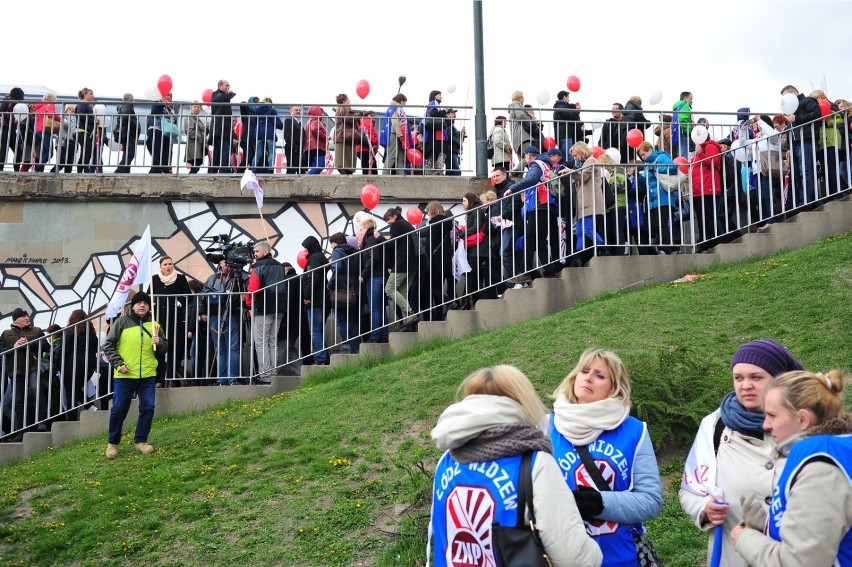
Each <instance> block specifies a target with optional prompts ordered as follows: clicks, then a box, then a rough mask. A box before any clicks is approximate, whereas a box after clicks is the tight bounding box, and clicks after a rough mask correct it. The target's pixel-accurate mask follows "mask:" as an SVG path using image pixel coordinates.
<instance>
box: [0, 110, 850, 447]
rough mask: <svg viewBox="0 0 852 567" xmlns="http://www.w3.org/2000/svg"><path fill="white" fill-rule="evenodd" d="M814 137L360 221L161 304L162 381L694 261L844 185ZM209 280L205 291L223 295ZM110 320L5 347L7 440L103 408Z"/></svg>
mask: <svg viewBox="0 0 852 567" xmlns="http://www.w3.org/2000/svg"><path fill="white" fill-rule="evenodd" d="M844 120H846V122H844V123H843V124H844V128H847V129H848V128H849V125H848V116H846V115H844ZM821 128H822V121H815V122H813V123H810V124H805V125H802V126H799V127H798V128H796V129H793V130H785V131H783V132H775V133H770V132H765V134H766V135H764V136H760V137H757V138H755V139H751V140H748V141H746V138H745V137H743V143H742V145H741V146H740V147H738V148H735V149H733V150H729V151H725V152H722V153H720V154H714V155H711V156H708V157H702V155H703V154H701V153H699V154H698V155H697V156H698V157H697V158H696V159H694V160H693V161H692V162H690V163H688V164H685V165H684V164H675V163H673V162H672V161H671V160H670V159H667V158H666V157H665V156H661V154H660V153H659V152H657V151H654V152H653V153H650V154H649V155H646V159H645V160H644V161H636V162H633V163H628V164H624V163H607V164H604V163H595V161H593V160H588V161H586V162H585V163H584V164H577V163H575V164H574V167H573V168H570V169H568V168H566V169H564V170H561V169H559V168H558V167H557V168H554V170H553V171H552V174H551V176H550V179H549V180H544V181H542V180H541V179H539V180H533V181H535V183H533V184H532V185H530V186H529V187H528V188H526V189H523V190H518V188H517V187H516V188H515V190H514V192H512V193H511V194H509V195H497V196H496V198H495V199H494V200H493V201H492V202H490V203H488V204H485V205H479V206H469V207H468V209H467V210H463V211H460V212H454V210H457V206H456V205H453V206H449V207H448V210H447V211H445V214H444V215H438V216H436V217H434V218H428V220H422V221H420V222H418V224H417V226H416V227H414V226H411V225H410V224H408V222H407V221H406V220H405V219H404V218H403V216H406V215H402V214H401V215H399V216H396V215H390V217H392V218H391V220H393V223H391V224H390V225H389V224H387V223H385V222H384V221H383V220H382V219H380V218H378V217H374V216H371V215H366V213H362V214H364V215H365V217H364V219H367V220H368V222H367V223H366V225H363V226H365V228H364V229H362V230H361V231H359V233H358V234H356V235H354V236H350V237H349V240H354V242H351V243H347V244H345V245H343V244H337V245H335V247H334V249H333V250H332V251H331V252H330V253H327V252H323V253H318V252H317V251H316V250H314V251H313V252H314V255H313V256H312V257H311V259H310V261H311V262H312V264H309V267H310V269H307V270H305V271H303V272H302V273H298V271H297V270H295V269H292V268H291V269H288V270H287V272H286V279H285V280H284V281H283V282H281V283H280V284H278V285H273V286H270V287H266V288H264V289H260V290H258V291H255V292H252V293H248V292H247V291H246V289H245V287H244V286H243V284H241V285H240V286H237V287H230V288H228V287H225V288H220V289H218V291H220V292H221V293H199V294H192V295H160V296H156V297H155V298H154V310H153V315H154V319H155V320H156V321H157V322H158V323H159V324H160V325H161V329H162V333H163V334H164V336H165V337H166V338H167V339H168V340H169V347H168V349H167V351H166V352H165V353H163V355H164V356H163V357H162V359H161V362H160V364H159V370H158V375H157V378H158V381H159V382H160V383H161V384H162V385H163V386H166V387H169V386H179V385H213V384H232V383H249V384H251V383H257V382H261V383H262V382H265V381H266V378H268V377H269V376H274V375H280V374H298V373H299V367H300V365H301V364H325V363H327V362H328V361H329V355H330V354H331V353H333V352H340V353H358V352H359V351H360V347H361V344H362V342H385V341H387V340H388V333H389V332H391V331H414V330H416V326H417V323H418V322H419V321H423V320H427V321H438V320H443V319H444V318H445V317H446V315H447V313H448V312H449V311H450V310H454V309H471V308H473V306H474V305H475V303H476V301H478V300H479V299H487V298H496V297H499V296H500V295H501V294H502V293H503V292H504V291H505V290H506V289H508V288H511V287H523V286H527V285H529V283H530V282H531V281H532V280H534V279H536V278H539V277H552V276H556V275H557V274H558V272H559V271H560V270H561V269H563V268H565V267H571V266H582V265H584V264H585V263H586V262H588V261H589V260H590V259H591V258H592V257H594V256H597V255H616V256H617V255H628V254H629V255H647V254H672V253H696V252H702V251H705V250H709V249H711V248H713V247H714V246H716V245H717V244H719V243H723V242H728V241H731V240H734V239H736V238H739V237H740V236H741V235H742V234H744V233H745V232H750V231H756V230H762V227H763V226H765V225H767V224H771V223H774V222H777V221H780V220H784V219H786V218H789V217H790V216H792V215H795V214H797V213H798V212H800V211H803V210H808V209H811V208H814V207H818V206H820V205H821V204H823V203H825V202H826V201H827V200H830V199H833V198H837V197H839V196H845V195H848V194H849V193H850V192H852V187H850V179H852V175H850V173H852V172H850V167H852V165H850V162H849V155H848V151H847V150H848V146H846V147H845V148H844V146H843V145H842V144H830V143H827V142H826V137H825V133H826V132H825V130H824V129H821ZM846 131H848V130H846ZM829 138H830V137H829ZM847 139H848V138H847ZM820 140H822V141H823V142H822V147H820ZM844 143H847V142H845V140H844ZM639 150H640V151H642V148H641V147H640V148H639ZM542 160H543V158H542ZM516 182H517V180H514V181H512V182H510V183H509V184H508V185H506V186H505V187H503V190H505V188H506V187H511V186H512V185H513V184H514V183H516ZM607 193H609V196H607ZM468 198H474V199H475V198H476V197H475V196H471V195H468V196H466V197H465V199H466V200H467V199H468ZM467 204H468V205H470V204H471V203H470V202H468V203H467ZM474 204H475V202H474ZM427 208H428V209H429V210H433V211H434V210H435V209H434V208H432V207H427ZM414 213H415V214H413V215H412V218H413V220H418V219H417V218H414V217H421V216H424V215H423V211H422V210H418V211H415V212H414ZM385 216H388V215H387V213H386V214H385ZM370 221H372V224H373V225H374V227H373V226H369V227H368V226H367V225H370ZM396 223H399V225H396ZM362 224H363V223H362ZM394 225H396V226H394ZM374 231H375V232H374ZM397 233H399V235H398V236H396V237H393V238H391V237H390V235H391V234H397ZM328 256H331V261H329V260H328V258H327V257H328ZM313 263H315V264H316V265H313ZM246 264H247V260H245V261H241V262H234V263H233V266H232V267H233V269H236V270H247V269H248V266H247V265H246ZM217 277H218V274H214V275H213V276H212V277H211V279H210V280H208V285H207V286H206V289H208V290H212V289H217V288H216V286H215V285H214V283H215V279H216V278H217ZM236 281H242V280H241V279H240V278H237V279H236ZM248 298H250V303H251V306H250V307H249V306H248V301H247V299H248ZM106 323H107V322H106V321H104V320H103V318H102V317H100V316H95V317H91V318H89V319H86V320H84V321H80V322H79V323H76V324H74V325H69V326H68V327H66V328H64V329H60V330H56V331H54V332H51V333H49V334H47V335H46V336H44V337H41V338H38V339H37V340H33V341H30V342H28V343H26V344H23V345H21V346H18V347H11V348H7V350H5V351H3V352H0V371H1V372H0V377H2V382H0V395H2V400H3V403H2V405H0V422H2V424H3V425H2V428H3V431H4V434H5V435H6V439H15V438H17V436H18V435H19V434H20V433H21V432H23V431H25V430H30V429H32V428H38V427H39V426H41V427H45V426H47V425H49V423H50V422H51V421H54V420H57V419H64V418H73V417H75V416H76V415H77V414H78V413H79V411H81V410H83V409H86V408H87V407H89V406H92V405H94V406H99V407H100V408H101V409H105V407H106V404H107V402H108V400H109V397H110V396H111V392H112V377H113V375H114V372H113V368H111V367H110V365H109V363H108V361H107V360H106V359H105V358H104V357H103V356H102V341H103V330H104V329H106ZM96 330H101V334H100V336H99V334H98V332H96ZM6 346H7V347H8V346H9V345H6Z"/></svg>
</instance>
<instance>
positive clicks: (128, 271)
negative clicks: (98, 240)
mask: <svg viewBox="0 0 852 567" xmlns="http://www.w3.org/2000/svg"><path fill="white" fill-rule="evenodd" d="M149 279H151V225H150V224H149V225H148V227H147V228H146V229H145V233H144V234H142V238H140V239H139V242H137V243H136V250H134V252H133V257H132V258H131V259H130V262H128V263H127V267H126V268H124V273H122V274H121V279H120V280H119V281H118V286H117V287H116V288H115V293H114V294H113V296H112V299H110V300H109V305H108V306H107V309H106V317H107V318H108V319H111V318H113V317H116V316H118V314H119V313H121V309H122V307H124V304H125V303H127V295H128V294H129V293H130V288H132V287H133V286H135V285H139V284H146V283H148V280H149Z"/></svg>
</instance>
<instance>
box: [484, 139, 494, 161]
mask: <svg viewBox="0 0 852 567" xmlns="http://www.w3.org/2000/svg"><path fill="white" fill-rule="evenodd" d="M485 150H486V151H487V152H488V159H494V134H489V135H488V140H487V141H486V142H485Z"/></svg>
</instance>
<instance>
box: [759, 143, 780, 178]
mask: <svg viewBox="0 0 852 567" xmlns="http://www.w3.org/2000/svg"><path fill="white" fill-rule="evenodd" d="M760 171H761V173H763V174H764V175H765V176H766V177H772V181H773V182H774V183H778V184H780V183H782V182H783V179H784V170H783V169H782V168H781V154H780V153H779V152H777V151H772V150H766V151H763V152H760Z"/></svg>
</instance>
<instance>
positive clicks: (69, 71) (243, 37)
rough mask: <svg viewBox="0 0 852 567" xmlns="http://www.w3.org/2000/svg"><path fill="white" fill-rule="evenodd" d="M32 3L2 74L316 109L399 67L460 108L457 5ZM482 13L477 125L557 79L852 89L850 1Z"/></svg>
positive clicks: (463, 37)
mask: <svg viewBox="0 0 852 567" xmlns="http://www.w3.org/2000/svg"><path fill="white" fill-rule="evenodd" d="M38 13H39V14H55V15H56V18H55V19H54V20H53V22H54V24H55V26H56V30H57V31H58V32H57V33H56V34H52V35H41V34H37V33H34V30H33V25H36V24H32V22H33V20H27V19H24V20H21V21H19V22H18V23H17V24H15V25H9V26H5V29H4V35H3V39H4V44H5V45H7V46H16V47H15V48H14V49H13V50H12V51H10V52H9V53H8V54H7V56H6V57H5V58H4V65H3V68H4V69H5V72H4V73H3V76H2V77H0V83H2V84H6V85H21V86H27V85H42V86H46V87H49V88H52V89H53V90H55V91H57V92H59V93H60V94H66V95H70V94H76V92H77V91H78V90H79V89H80V88H81V87H84V86H86V87H89V88H91V89H93V90H94V92H95V95H96V97H97V96H98V95H101V96H120V95H121V94H122V93H124V92H126V91H129V92H132V93H134V95H136V96H137V98H143V93H144V92H145V91H146V90H148V89H149V88H150V87H152V86H153V85H156V81H157V78H158V77H159V76H160V75H161V74H164V73H166V74H169V75H170V76H171V77H172V79H173V82H174V88H173V91H174V95H175V98H176V99H184V100H190V99H200V98H201V93H202V91H203V90H204V89H206V88H213V89H215V88H216V82H217V80H218V79H221V78H226V79H228V80H229V81H230V83H231V86H232V88H233V90H234V91H235V92H236V93H237V99H235V100H236V101H240V100H245V99H246V98H248V97H249V96H259V97H261V98H263V97H265V96H269V97H271V98H272V99H273V101H274V102H275V103H325V104H327V105H330V104H332V103H333V99H334V96H335V95H336V94H338V93H341V92H345V93H348V94H349V95H350V97H351V99H352V101H353V103H355V104H356V105H357V103H358V102H360V101H359V99H358V97H357V96H356V95H355V85H356V83H357V81H358V80H359V79H366V80H367V81H369V82H370V85H371V92H370V94H369V96H368V97H367V98H366V99H365V100H364V103H367V104H375V105H382V106H384V105H386V104H387V102H388V101H389V100H390V98H391V97H392V96H393V95H394V94H396V92H397V87H398V83H397V77H398V76H399V75H400V74H404V75H405V76H406V77H407V82H406V84H405V86H404V87H403V92H404V93H405V94H406V95H407V96H408V99H409V104H425V103H426V102H427V95H428V93H429V91H430V90H432V89H439V90H443V91H444V104H445V105H450V106H462V105H465V103H467V105H470V106H472V105H473V104H474V92H473V91H474V79H473V68H474V66H473V65H474V62H473V56H474V50H473V2H472V1H471V0H428V1H424V2H419V1H391V0H372V1H362V2H348V3H347V2H340V1H339V0H338V1H330V0H311V1H307V2H305V1H297V2H292V3H291V2H269V1H266V0H259V1H258V0H255V1H253V2H248V3H245V4H243V3H241V2H219V1H215V0H214V1H202V2H188V1H185V0H183V1H182V0H152V1H149V2H146V3H144V4H138V3H136V2H133V3H131V2H124V1H121V0H118V1H116V0H108V1H107V0H90V1H89V2H86V3H85V4H81V5H79V6H76V7H73V8H72V7H70V6H69V4H68V3H67V2H65V1H64V0H62V1H60V0H42V1H41V2H39V9H38ZM483 14H484V39H485V96H486V106H487V107H488V111H487V112H488V117H489V124H490V119H492V118H493V117H494V116H495V114H496V113H494V112H492V111H491V110H490V108H492V107H505V106H507V105H508V104H509V102H510V95H511V93H512V91H514V90H516V89H519V90H522V91H524V93H525V95H526V102H527V103H531V104H534V105H537V102H536V101H537V99H538V97H539V94H540V93H543V92H544V93H546V94H547V98H548V100H547V103H546V104H545V105H544V106H546V107H548V108H550V107H551V106H552V104H553V101H554V97H555V94H556V92H557V91H559V90H561V89H563V88H565V85H566V79H567V77H568V76H569V75H576V76H577V77H579V78H580V80H581V82H582V87H581V90H580V91H579V93H577V94H576V95H574V96H573V97H572V100H574V101H579V102H581V104H582V107H583V108H584V109H592V108H598V109H600V108H607V109H608V108H610V105H611V103H612V102H615V101H618V102H626V101H627V99H628V98H629V97H630V96H631V95H639V96H641V97H642V98H643V99H644V101H645V107H646V109H648V108H649V106H650V105H648V103H647V101H648V96H649V93H651V92H652V91H653V90H655V89H659V90H661V91H662V92H663V101H662V102H661V103H660V104H658V105H656V106H654V107H651V110H661V109H665V110H669V109H671V106H672V104H673V103H674V102H675V101H676V100H677V98H678V95H679V93H680V91H682V90H690V91H692V92H693V93H694V96H695V102H694V109H695V110H696V112H697V113H698V115H700V114H701V112H706V111H711V110H715V111H732V110H735V109H736V108H738V107H741V106H750V107H751V108H752V110H754V111H766V112H771V113H776V112H778V110H779V100H780V95H779V91H780V89H781V87H782V86H784V85H785V84H788V83H792V84H794V85H796V86H798V87H799V89H800V90H801V91H803V92H806V93H807V92H810V91H811V90H812V89H813V88H820V87H822V85H823V83H825V86H826V87H827V88H826V91H827V94H828V96H829V97H830V98H831V99H832V100H834V99H836V98H838V97H844V98H849V97H852V73H850V69H849V56H850V54H852V39H850V38H852V33H850V29H851V28H850V25H852V2H848V1H804V0H798V1H793V0H791V1H769V0H749V1H745V0H738V1H729V0H720V1H713V2H709V1H706V0H705V1H702V2H692V1H685V0H680V1H677V2H669V1H660V2H635V1H634V2H620V1H614V0H608V1H606V2H593V1H580V2H564V1H562V2H549V3H547V2H524V1H517V0H515V1H504V0H485V1H484V2H483ZM27 22H30V23H29V24H28V23H27ZM167 29H169V30H171V31H169V32H167V31H166V30H167ZM450 85H455V86H456V90H455V92H454V93H452V94H451V93H449V92H448V90H449V87H450ZM545 118H547V117H545ZM584 118H585V119H586V120H592V117H591V116H587V115H584Z"/></svg>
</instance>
